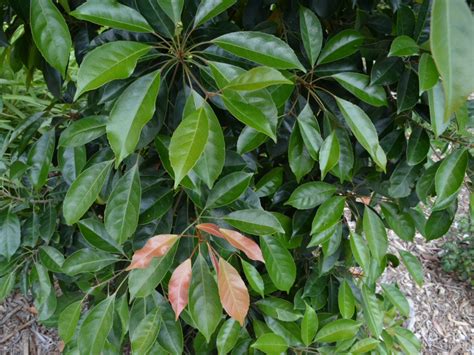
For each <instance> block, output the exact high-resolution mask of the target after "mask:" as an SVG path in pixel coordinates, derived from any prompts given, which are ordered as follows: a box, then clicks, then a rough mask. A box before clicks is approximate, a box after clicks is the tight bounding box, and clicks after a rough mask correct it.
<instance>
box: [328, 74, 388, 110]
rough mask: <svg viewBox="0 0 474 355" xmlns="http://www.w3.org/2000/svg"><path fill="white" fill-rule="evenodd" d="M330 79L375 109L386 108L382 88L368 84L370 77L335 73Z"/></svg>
mask: <svg viewBox="0 0 474 355" xmlns="http://www.w3.org/2000/svg"><path fill="white" fill-rule="evenodd" d="M332 77H333V78H334V79H335V80H336V81H337V82H338V83H339V84H341V86H342V87H344V88H345V89H346V90H347V91H349V92H350V93H351V94H353V95H354V96H355V97H357V98H359V99H361V100H362V101H364V102H367V103H368V104H370V105H372V106H376V107H380V106H387V95H386V94H385V90H384V88H383V87H382V86H376V85H371V84H370V77H369V76H368V75H365V74H361V73H351V72H346V73H337V74H334V75H332Z"/></svg>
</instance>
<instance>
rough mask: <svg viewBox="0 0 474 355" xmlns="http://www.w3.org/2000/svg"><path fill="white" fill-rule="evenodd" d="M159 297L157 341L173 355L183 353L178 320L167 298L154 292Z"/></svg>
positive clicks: (181, 331) (181, 333) (181, 335)
mask: <svg viewBox="0 0 474 355" xmlns="http://www.w3.org/2000/svg"><path fill="white" fill-rule="evenodd" d="M156 294H157V295H159V296H158V298H159V300H158V307H159V308H160V312H161V327H160V332H159V333H158V343H160V345H161V346H162V347H163V348H165V349H166V350H167V351H168V352H169V353H171V354H173V355H180V354H182V353H183V330H182V329H181V324H180V322H177V321H176V319H175V314H174V312H173V309H172V308H171V305H170V304H169V302H168V300H167V299H165V298H164V297H163V296H161V295H160V294H159V293H156Z"/></svg>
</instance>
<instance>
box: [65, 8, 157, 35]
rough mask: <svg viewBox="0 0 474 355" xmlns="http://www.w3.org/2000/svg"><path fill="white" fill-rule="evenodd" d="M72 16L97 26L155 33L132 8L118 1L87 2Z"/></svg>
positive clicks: (72, 13) (71, 13)
mask: <svg viewBox="0 0 474 355" xmlns="http://www.w3.org/2000/svg"><path fill="white" fill-rule="evenodd" d="M70 15H71V16H74V17H75V18H77V19H79V20H85V21H89V22H92V23H95V24H97V25H101V26H108V27H112V28H117V29H120V30H126V31H133V32H150V33H152V32H153V29H152V28H151V27H150V25H149V24H148V22H147V21H146V20H145V19H144V18H143V16H142V15H141V14H140V13H139V12H138V11H136V10H134V9H132V8H131V7H128V6H125V5H122V4H120V3H119V2H118V1H116V0H101V1H87V2H86V3H84V4H82V5H81V6H79V7H78V8H76V9H75V10H74V11H72V12H70Z"/></svg>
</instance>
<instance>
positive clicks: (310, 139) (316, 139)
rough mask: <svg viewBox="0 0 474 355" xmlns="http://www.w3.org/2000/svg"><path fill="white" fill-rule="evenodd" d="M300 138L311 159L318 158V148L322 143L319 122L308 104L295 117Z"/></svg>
mask: <svg viewBox="0 0 474 355" xmlns="http://www.w3.org/2000/svg"><path fill="white" fill-rule="evenodd" d="M297 122H298V126H299V128H300V129H299V131H300V134H301V138H303V142H304V145H305V147H306V149H307V150H308V153H309V155H310V156H311V158H312V159H313V160H318V159H319V154H318V153H319V149H320V147H321V145H322V144H323V138H322V137H321V133H320V129H319V124H318V121H317V119H316V117H315V116H314V114H313V111H312V110H311V107H310V106H309V104H306V105H305V107H304V108H303V109H302V110H301V112H300V114H299V115H298V118H297Z"/></svg>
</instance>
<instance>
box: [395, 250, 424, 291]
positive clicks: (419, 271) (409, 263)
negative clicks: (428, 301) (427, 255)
mask: <svg viewBox="0 0 474 355" xmlns="http://www.w3.org/2000/svg"><path fill="white" fill-rule="evenodd" d="M399 253H400V256H401V258H402V261H403V264H405V266H406V268H407V270H408V272H409V273H410V275H411V277H412V278H413V280H415V282H416V283H417V284H418V286H422V285H423V266H422V265H421V262H420V261H419V260H418V258H417V257H416V256H414V255H413V254H411V253H409V252H407V251H403V250H400V251H399Z"/></svg>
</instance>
